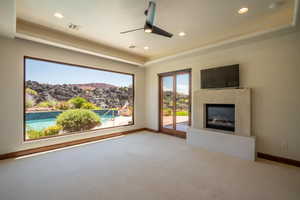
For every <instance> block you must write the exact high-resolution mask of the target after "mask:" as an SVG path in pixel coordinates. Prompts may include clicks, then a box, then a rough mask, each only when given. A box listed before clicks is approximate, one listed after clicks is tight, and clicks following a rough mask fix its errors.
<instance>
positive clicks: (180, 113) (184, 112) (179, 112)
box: [176, 110, 188, 116]
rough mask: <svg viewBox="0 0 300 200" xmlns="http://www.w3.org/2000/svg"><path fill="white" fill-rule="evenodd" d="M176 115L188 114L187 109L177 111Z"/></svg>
mask: <svg viewBox="0 0 300 200" xmlns="http://www.w3.org/2000/svg"><path fill="white" fill-rule="evenodd" d="M176 116H188V111H184V110H182V111H177V112H176Z"/></svg>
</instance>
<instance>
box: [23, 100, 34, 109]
mask: <svg viewBox="0 0 300 200" xmlns="http://www.w3.org/2000/svg"><path fill="white" fill-rule="evenodd" d="M33 106H34V103H33V101H31V100H26V102H25V107H26V108H32V107H33Z"/></svg>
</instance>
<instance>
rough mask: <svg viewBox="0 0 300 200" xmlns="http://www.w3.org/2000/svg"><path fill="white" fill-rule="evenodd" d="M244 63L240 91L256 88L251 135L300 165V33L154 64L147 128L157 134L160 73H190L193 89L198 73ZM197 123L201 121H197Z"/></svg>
mask: <svg viewBox="0 0 300 200" xmlns="http://www.w3.org/2000/svg"><path fill="white" fill-rule="evenodd" d="M236 63H239V64H240V70H241V72H240V74H241V77H240V78H241V86H242V87H250V88H252V89H253V98H252V131H253V132H252V134H253V135H255V136H256V137H257V150H258V151H259V152H264V153H268V154H273V155H276V156H282V157H287V158H291V159H296V160H300V148H299V147H300V34H299V32H298V33H292V34H288V35H284V36H280V37H276V38H272V39H268V40H264V41H259V42H255V43H252V44H246V45H243V46H239V47H232V48H228V49H223V50H219V51H215V52H210V53H206V54H204V53H202V54H200V53H198V54H194V55H190V56H185V57H180V58H176V59H173V60H170V61H165V62H163V63H157V64H152V65H150V66H149V67H147V69H146V83H145V85H146V126H147V127H148V128H152V129H158V118H157V116H158V77H157V73H161V72H168V71H174V70H179V69H184V68H192V90H193V91H195V90H197V89H199V88H200V69H202V68H209V67H216V66H222V65H228V64H236ZM193 123H197V122H193Z"/></svg>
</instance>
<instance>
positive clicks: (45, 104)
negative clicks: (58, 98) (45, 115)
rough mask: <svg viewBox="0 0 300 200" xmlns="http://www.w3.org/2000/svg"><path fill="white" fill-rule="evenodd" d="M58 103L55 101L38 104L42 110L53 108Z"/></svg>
mask: <svg viewBox="0 0 300 200" xmlns="http://www.w3.org/2000/svg"><path fill="white" fill-rule="evenodd" d="M56 104H57V103H56V102H55V101H42V102H40V103H38V105H37V106H38V107H42V108H53V107H55V105H56Z"/></svg>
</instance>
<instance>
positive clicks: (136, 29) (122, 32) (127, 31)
mask: <svg viewBox="0 0 300 200" xmlns="http://www.w3.org/2000/svg"><path fill="white" fill-rule="evenodd" d="M143 29H144V28H137V29H132V30H128V31H123V32H120V34H125V33H130V32H134V31H139V30H143Z"/></svg>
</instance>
